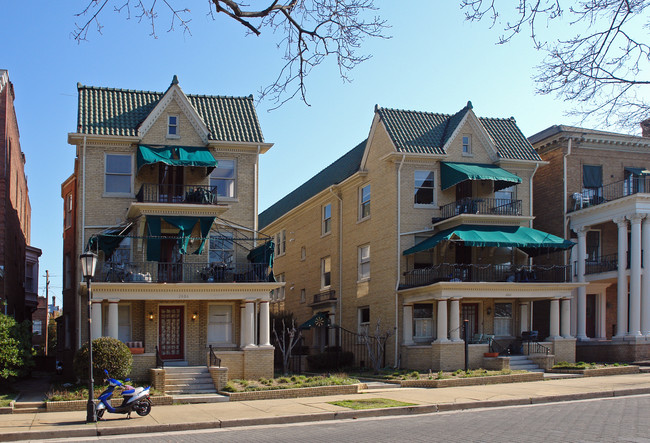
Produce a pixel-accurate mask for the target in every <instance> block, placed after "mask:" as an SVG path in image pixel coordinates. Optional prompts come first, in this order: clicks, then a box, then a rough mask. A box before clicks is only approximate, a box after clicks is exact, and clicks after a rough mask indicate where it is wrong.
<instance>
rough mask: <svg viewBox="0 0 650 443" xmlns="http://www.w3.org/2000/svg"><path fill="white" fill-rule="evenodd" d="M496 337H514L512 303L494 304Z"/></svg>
mask: <svg viewBox="0 0 650 443" xmlns="http://www.w3.org/2000/svg"><path fill="white" fill-rule="evenodd" d="M494 335H496V336H511V335H512V303H495V304H494Z"/></svg>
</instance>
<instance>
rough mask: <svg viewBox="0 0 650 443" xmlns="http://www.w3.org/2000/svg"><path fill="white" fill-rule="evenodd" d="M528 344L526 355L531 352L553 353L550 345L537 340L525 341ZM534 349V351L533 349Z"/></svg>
mask: <svg viewBox="0 0 650 443" xmlns="http://www.w3.org/2000/svg"><path fill="white" fill-rule="evenodd" d="M525 343H526V344H527V345H528V346H527V348H526V355H530V354H546V355H549V354H550V353H551V348H549V347H548V346H544V345H543V344H541V343H539V342H537V341H529V342H525ZM531 349H532V351H531Z"/></svg>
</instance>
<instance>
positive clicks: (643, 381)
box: [0, 374, 650, 441]
mask: <svg viewBox="0 0 650 443" xmlns="http://www.w3.org/2000/svg"><path fill="white" fill-rule="evenodd" d="M638 394H650V374H634V375H617V376H609V377H585V378H573V379H562V380H545V381H536V382H527V383H512V384H498V385H484V386H466V387H456V388H438V389H423V388H392V389H373V390H368V391H365V392H364V393H362V394H354V395H337V396H330V397H311V398H299V399H288V400H256V401H243V402H227V403H208V404H189V405H173V406H154V407H153V408H152V410H151V414H150V415H148V416H147V417H138V416H137V415H136V414H133V416H134V418H133V419H131V420H126V419H125V418H124V417H125V415H113V414H106V416H105V418H106V420H105V421H101V422H99V423H97V424H86V423H85V415H86V413H85V411H76V412H49V413H30V414H8V415H0V441H16V440H28V439H46V438H67V437H95V436H98V435H117V434H127V433H129V434H131V433H146V432H169V431H183V430H190V429H210V428H223V427H234V426H253V425H265V424H280V423H298V422H308V421H322V420H337V419H350V418H358V417H378V416H387V415H407V414H421V413H430V412H438V411H440V412H442V411H452V410H460V409H472V408H483V407H497V406H511V405H524V404H535V403H548V402H558V401H568V400H580V399H587V398H604V397H615V396H624V395H638ZM371 397H374V398H388V399H393V400H399V401H403V402H409V403H415V404H416V405H417V406H410V407H401V408H387V409H373V410H361V411H355V410H350V409H348V408H343V407H339V406H334V405H331V404H329V403H328V402H331V401H335V400H345V399H356V398H371ZM116 421H117V423H116ZM116 424H118V426H116Z"/></svg>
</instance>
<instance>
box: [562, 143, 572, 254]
mask: <svg viewBox="0 0 650 443" xmlns="http://www.w3.org/2000/svg"><path fill="white" fill-rule="evenodd" d="M572 142H573V139H572V138H571V137H569V143H568V148H567V153H566V154H564V156H563V157H562V163H563V164H562V168H563V171H562V183H563V186H564V190H563V195H562V200H563V213H562V216H563V217H562V218H563V220H562V222H563V223H562V229H563V230H564V239H565V240H567V239H568V238H569V229H568V228H569V227H568V220H567V211H568V210H569V207H568V205H569V203H568V192H569V188H568V186H569V185H568V184H567V174H568V172H567V170H568V168H567V157H568V156H570V155H571V148H572V147H573V143H572ZM567 259H568V252H567V251H564V263H566V262H567Z"/></svg>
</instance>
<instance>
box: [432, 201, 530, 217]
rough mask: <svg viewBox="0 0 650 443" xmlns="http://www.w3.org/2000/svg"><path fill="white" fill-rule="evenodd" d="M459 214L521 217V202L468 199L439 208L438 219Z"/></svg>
mask: <svg viewBox="0 0 650 443" xmlns="http://www.w3.org/2000/svg"><path fill="white" fill-rule="evenodd" d="M460 214H488V215H521V214H522V212H521V200H509V199H505V198H469V197H468V198H463V199H461V200H457V201H455V202H453V203H449V204H446V205H444V206H442V207H441V208H440V217H441V218H442V219H446V218H451V217H455V216H456V215H460Z"/></svg>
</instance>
